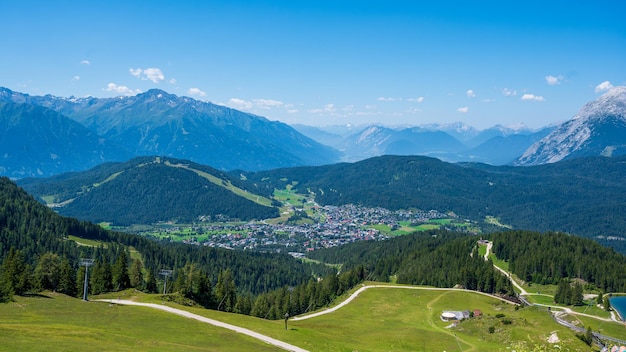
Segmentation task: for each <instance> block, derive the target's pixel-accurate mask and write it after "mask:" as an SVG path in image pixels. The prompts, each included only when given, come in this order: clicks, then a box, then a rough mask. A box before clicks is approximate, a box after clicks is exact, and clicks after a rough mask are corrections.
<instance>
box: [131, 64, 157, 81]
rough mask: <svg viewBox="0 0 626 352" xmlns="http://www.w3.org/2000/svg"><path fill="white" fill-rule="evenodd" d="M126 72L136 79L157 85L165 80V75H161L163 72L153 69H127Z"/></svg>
mask: <svg viewBox="0 0 626 352" xmlns="http://www.w3.org/2000/svg"><path fill="white" fill-rule="evenodd" d="M128 72H130V74H131V75H133V76H135V77H137V78H140V79H141V80H144V81H152V82H154V83H159V82H161V81H163V80H165V75H164V74H163V71H161V69H159V68H155V67H149V68H146V69H141V68H130V69H128Z"/></svg>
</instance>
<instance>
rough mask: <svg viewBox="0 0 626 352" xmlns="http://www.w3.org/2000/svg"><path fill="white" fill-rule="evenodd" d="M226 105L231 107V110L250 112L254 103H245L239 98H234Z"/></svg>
mask: <svg viewBox="0 0 626 352" xmlns="http://www.w3.org/2000/svg"><path fill="white" fill-rule="evenodd" d="M226 105H228V106H230V107H231V108H234V109H237V110H250V109H252V102H249V101H245V100H243V99H239V98H232V99H230V100H229V101H228V103H227V104H226Z"/></svg>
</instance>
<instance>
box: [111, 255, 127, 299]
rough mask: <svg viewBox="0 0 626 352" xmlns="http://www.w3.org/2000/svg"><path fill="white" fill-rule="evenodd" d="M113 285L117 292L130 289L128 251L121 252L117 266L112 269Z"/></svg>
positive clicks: (116, 262)
mask: <svg viewBox="0 0 626 352" xmlns="http://www.w3.org/2000/svg"><path fill="white" fill-rule="evenodd" d="M111 274H112V284H113V289H114V290H115V291H121V290H125V289H127V288H129V287H130V278H129V276H128V257H127V256H126V251H125V250H122V251H120V255H119V256H118V257H117V260H116V261H115V264H114V265H113V267H112V268H111Z"/></svg>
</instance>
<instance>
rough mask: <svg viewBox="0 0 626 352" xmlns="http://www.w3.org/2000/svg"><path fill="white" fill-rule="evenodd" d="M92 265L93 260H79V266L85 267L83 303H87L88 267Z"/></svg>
mask: <svg viewBox="0 0 626 352" xmlns="http://www.w3.org/2000/svg"><path fill="white" fill-rule="evenodd" d="M93 263H94V260H93V259H88V258H81V260H80V265H81V266H84V267H85V283H84V284H83V301H85V302H87V301H88V299H87V292H88V288H89V287H88V286H89V267H90V266H92V265H93Z"/></svg>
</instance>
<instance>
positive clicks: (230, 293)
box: [215, 269, 237, 312]
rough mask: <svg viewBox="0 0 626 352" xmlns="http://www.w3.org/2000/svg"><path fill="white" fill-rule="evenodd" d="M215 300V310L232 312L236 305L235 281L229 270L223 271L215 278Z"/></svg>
mask: <svg viewBox="0 0 626 352" xmlns="http://www.w3.org/2000/svg"><path fill="white" fill-rule="evenodd" d="M215 300H216V301H217V302H218V303H217V310H222V311H225V312H232V311H234V309H235V305H236V304H237V290H236V288H235V280H234V279H233V275H232V273H231V272H230V270H229V269H226V270H223V271H222V272H220V274H219V275H218V277H217V284H216V285H215Z"/></svg>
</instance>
